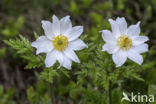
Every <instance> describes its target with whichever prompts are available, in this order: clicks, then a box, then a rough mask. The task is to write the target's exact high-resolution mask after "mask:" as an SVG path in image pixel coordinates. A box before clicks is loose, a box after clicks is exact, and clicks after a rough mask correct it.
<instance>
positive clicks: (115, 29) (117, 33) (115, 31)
mask: <svg viewBox="0 0 156 104" xmlns="http://www.w3.org/2000/svg"><path fill="white" fill-rule="evenodd" d="M109 22H110V24H111V27H112V34H113V35H114V36H115V37H116V38H118V37H119V36H120V35H121V34H120V29H119V26H118V24H117V23H116V21H114V20H112V19H109Z"/></svg>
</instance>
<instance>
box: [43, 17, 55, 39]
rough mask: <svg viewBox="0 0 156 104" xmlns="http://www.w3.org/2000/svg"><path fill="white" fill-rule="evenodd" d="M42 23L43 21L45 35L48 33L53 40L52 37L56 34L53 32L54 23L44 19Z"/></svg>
mask: <svg viewBox="0 0 156 104" xmlns="http://www.w3.org/2000/svg"><path fill="white" fill-rule="evenodd" d="M41 23H42V27H43V29H44V33H45V35H46V36H47V37H48V38H49V39H50V40H52V37H53V36H54V33H53V31H52V23H51V22H49V21H44V20H42V21H41Z"/></svg>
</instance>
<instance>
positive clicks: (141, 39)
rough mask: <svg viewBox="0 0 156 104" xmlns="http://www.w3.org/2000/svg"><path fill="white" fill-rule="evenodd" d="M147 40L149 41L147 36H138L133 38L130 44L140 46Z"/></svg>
mask: <svg viewBox="0 0 156 104" xmlns="http://www.w3.org/2000/svg"><path fill="white" fill-rule="evenodd" d="M148 40H149V38H148V37H147V36H138V37H136V38H134V39H133V40H132V42H133V45H134V46H136V45H140V44H142V43H144V42H146V41H148Z"/></svg>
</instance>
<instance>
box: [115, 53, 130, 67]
mask: <svg viewBox="0 0 156 104" xmlns="http://www.w3.org/2000/svg"><path fill="white" fill-rule="evenodd" d="M126 60H127V54H126V52H124V51H122V50H120V51H118V52H116V53H114V54H113V61H114V63H115V64H116V67H119V66H122V65H123V64H124V63H125V62H126Z"/></svg>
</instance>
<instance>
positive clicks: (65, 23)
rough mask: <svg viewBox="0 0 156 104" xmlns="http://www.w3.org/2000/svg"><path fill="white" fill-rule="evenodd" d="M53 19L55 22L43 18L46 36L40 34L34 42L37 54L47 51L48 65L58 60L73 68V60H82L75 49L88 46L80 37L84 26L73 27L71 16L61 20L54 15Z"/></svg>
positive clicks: (46, 62) (61, 63)
mask: <svg viewBox="0 0 156 104" xmlns="http://www.w3.org/2000/svg"><path fill="white" fill-rule="evenodd" d="M52 19H53V23H51V22H49V21H45V20H42V22H41V23H42V27H43V29H44V32H45V36H40V37H39V38H38V39H37V40H36V41H34V42H32V46H33V47H35V48H36V49H37V51H36V54H39V53H47V55H46V59H45V65H46V67H51V66H53V65H54V63H55V62H56V61H58V62H59V63H60V66H63V67H65V68H67V69H71V65H72V61H74V62H77V63H79V62H80V60H79V58H78V57H77V55H76V54H75V52H74V51H76V50H81V49H83V48H85V47H87V45H86V44H85V43H84V42H83V41H82V40H81V39H79V37H80V35H81V34H82V32H83V26H74V27H72V23H71V21H70V17H69V16H66V17H63V18H62V19H60V20H59V19H58V18H57V17H56V16H55V15H53V17H52Z"/></svg>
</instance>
